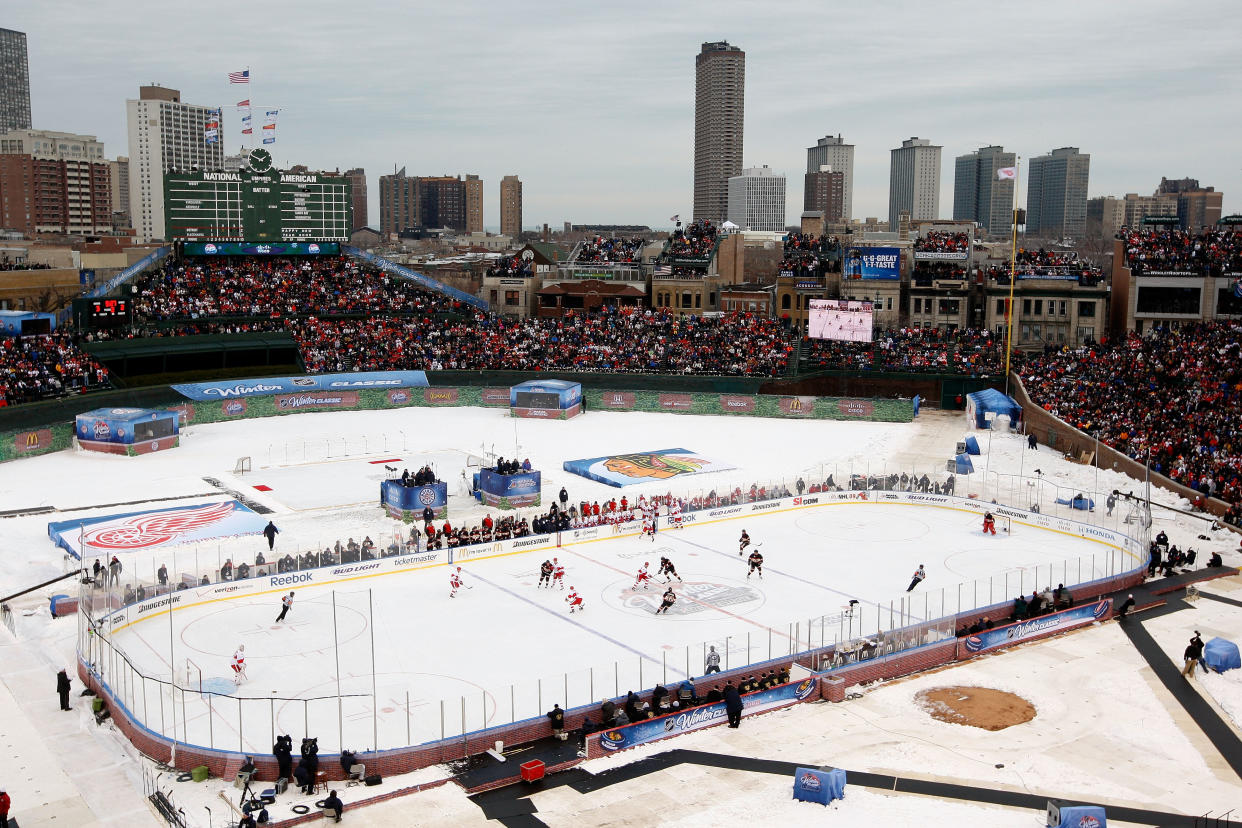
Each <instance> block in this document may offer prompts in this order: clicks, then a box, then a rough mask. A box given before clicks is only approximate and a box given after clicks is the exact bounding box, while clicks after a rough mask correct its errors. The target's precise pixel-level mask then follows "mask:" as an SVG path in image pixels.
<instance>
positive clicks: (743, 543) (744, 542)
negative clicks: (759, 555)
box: [737, 529, 750, 555]
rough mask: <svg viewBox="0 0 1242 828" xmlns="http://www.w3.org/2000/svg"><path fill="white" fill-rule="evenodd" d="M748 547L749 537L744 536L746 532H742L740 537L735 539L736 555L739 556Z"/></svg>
mask: <svg viewBox="0 0 1242 828" xmlns="http://www.w3.org/2000/svg"><path fill="white" fill-rule="evenodd" d="M748 546H750V535H748V534H746V530H745V529H743V530H742V536H741V537H740V538H738V539H737V554H739V555H741V554H742V550H743V549H745V548H746V547H748Z"/></svg>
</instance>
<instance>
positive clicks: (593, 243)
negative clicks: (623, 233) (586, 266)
mask: <svg viewBox="0 0 1242 828" xmlns="http://www.w3.org/2000/svg"><path fill="white" fill-rule="evenodd" d="M646 243H647V240H646V239H606V238H604V237H603V236H596V237H595V238H594V239H590V240H588V241H584V242H583V243H582V248H581V249H580V250H579V251H578V258H577V261H579V262H601V263H602V262H637V261H639V260H640V258H641V255H642V252H643V245H645V244H646Z"/></svg>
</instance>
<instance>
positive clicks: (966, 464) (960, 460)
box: [957, 454, 975, 474]
mask: <svg viewBox="0 0 1242 828" xmlns="http://www.w3.org/2000/svg"><path fill="white" fill-rule="evenodd" d="M974 470H975V464H974V463H972V462H970V456H969V455H966V454H959V455H958V456H957V473H958V474H970V473H971V472H973V471H974Z"/></svg>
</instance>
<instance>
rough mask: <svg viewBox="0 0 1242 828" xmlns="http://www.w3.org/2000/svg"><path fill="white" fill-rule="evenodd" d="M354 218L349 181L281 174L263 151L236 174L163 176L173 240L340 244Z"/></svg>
mask: <svg viewBox="0 0 1242 828" xmlns="http://www.w3.org/2000/svg"><path fill="white" fill-rule="evenodd" d="M353 218H354V217H353V198H352V196H351V188H350V183H349V179H347V178H341V177H338V176H331V175H321V174H319V173H289V172H281V171H280V170H276V169H274V168H273V167H272V155H271V153H269V152H268V151H267V150H265V149H263V148H259V149H254V150H251V151H250V154H249V155H248V156H247V158H246V166H245V167H243V168H242V169H240V170H236V171H227V172H225V171H213V172H204V171H201V170H195V171H192V172H188V173H186V172H170V173H168V174H166V175H165V176H164V222H165V227H166V231H165V235H166V237H167V238H168V239H171V240H175V241H188V242H268V243H279V242H310V241H336V242H342V241H349V235H350V233H352V232H353Z"/></svg>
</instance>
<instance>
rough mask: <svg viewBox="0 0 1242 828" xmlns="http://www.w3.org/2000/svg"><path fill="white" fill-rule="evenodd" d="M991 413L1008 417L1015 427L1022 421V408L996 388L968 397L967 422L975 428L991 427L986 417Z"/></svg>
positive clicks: (968, 395)
mask: <svg viewBox="0 0 1242 828" xmlns="http://www.w3.org/2000/svg"><path fill="white" fill-rule="evenodd" d="M989 411H992V412H995V413H996V414H997V415H1000V414H1005V415H1007V416H1008V417H1009V422H1010V424H1011V425H1014V426H1016V425H1017V424H1018V421H1019V420H1021V419H1022V406H1020V405H1018V402H1017V400H1015V399H1014V398H1013V397H1010V396H1009V395H1007V394H1002V393H1001V392H1000V391H997V390H996V389H995V388H985V389H983V390H982V391H976V392H974V393H973V394H967V395H966V420H967V422H969V423H970V424H971V425H972V426H973V427H974V428H988V427H989V425H988V421H987V418H986V416H985V415H986V414H987V413H988V412H989Z"/></svg>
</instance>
